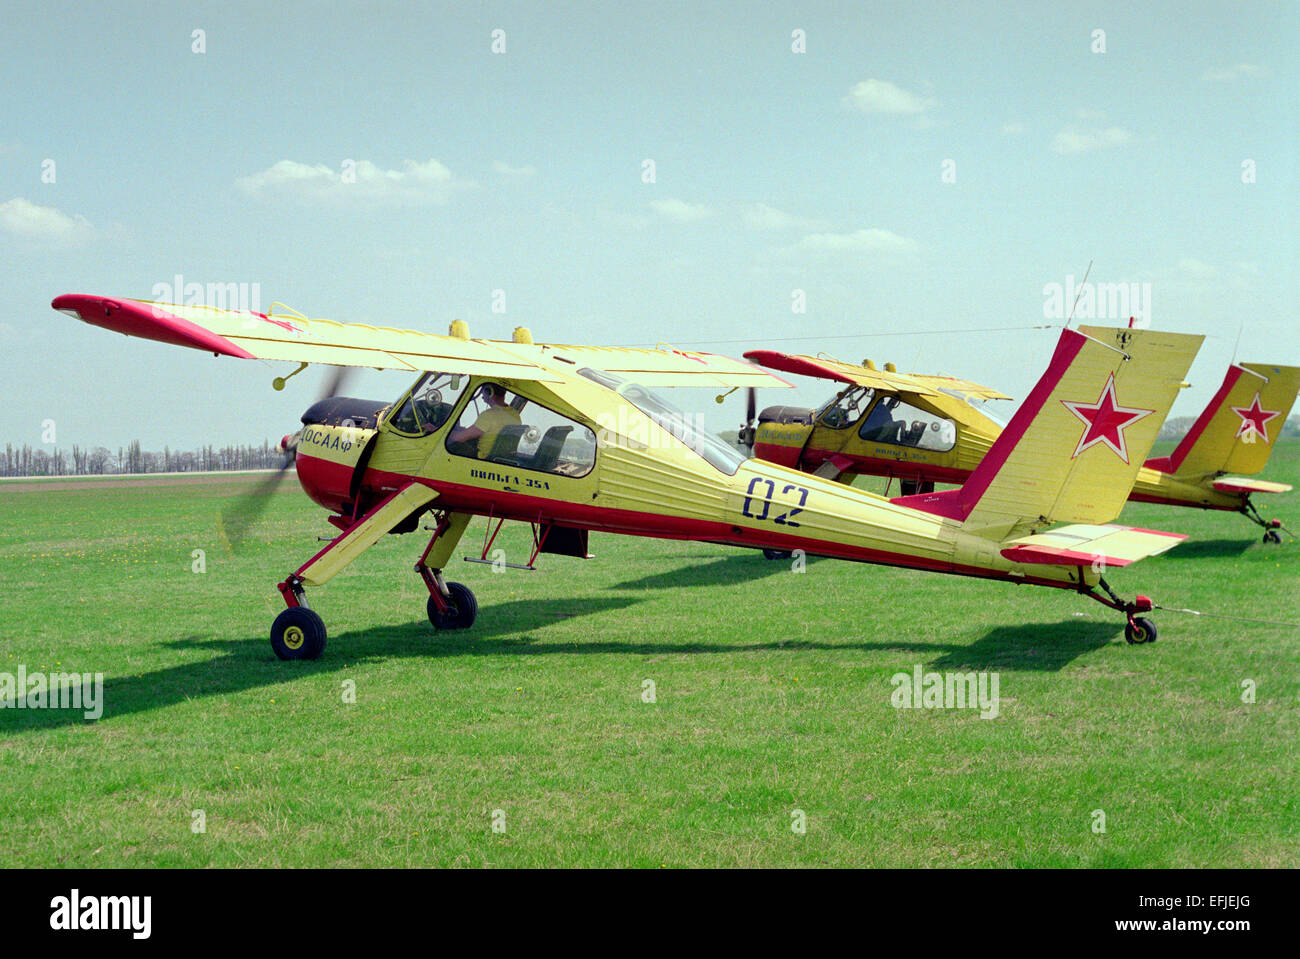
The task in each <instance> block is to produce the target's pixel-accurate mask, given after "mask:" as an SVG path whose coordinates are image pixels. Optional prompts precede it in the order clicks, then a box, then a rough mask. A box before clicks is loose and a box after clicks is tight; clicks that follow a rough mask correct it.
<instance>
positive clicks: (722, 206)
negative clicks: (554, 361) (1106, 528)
mask: <svg viewBox="0 0 1300 959" xmlns="http://www.w3.org/2000/svg"><path fill="white" fill-rule="evenodd" d="M1297 10H1300V8H1298V7H1297V6H1296V5H1295V4H1268V3H1261V4H1250V5H1237V4H1203V3H1192V4H1182V3H1180V4H1160V3H1156V4H1140V5H1119V4H1070V5H1068V7H1067V6H1065V5H1054V4H994V5H983V4H931V3H906V4H888V3H870V4H866V3H853V4H850V3H843V4H831V3H824V4H821V3H819V4H791V5H785V4H783V5H780V6H779V8H778V6H777V5H763V4H757V3H753V4H741V3H710V4H684V3H682V4H675V3H662V2H659V3H653V4H650V3H647V4H636V3H618V4H555V3H552V4H544V5H543V4H540V3H506V4H502V3H497V4H492V3H487V4H474V5H468V4H467V5H461V6H448V5H426V4H403V3H392V4H346V3H343V4H337V3H336V4H330V5H329V6H328V7H326V6H320V7H314V6H311V5H307V4H293V3H283V4H276V5H275V6H274V7H270V6H268V7H267V8H265V9H260V8H258V7H257V6H253V5H243V4H233V3H221V4H186V5H184V6H183V7H181V6H180V5H178V6H177V7H176V8H175V9H172V10H168V9H166V8H160V7H159V6H158V5H153V4H144V3H123V4H114V5H111V6H109V5H101V4H60V3H41V4H30V5H24V4H9V5H8V6H7V11H6V29H5V31H4V34H3V36H0V89H2V90H3V99H2V100H0V254H3V258H4V263H5V277H6V281H7V282H6V286H7V288H8V289H7V292H8V296H6V298H5V300H4V302H3V303H2V304H0V370H3V374H4V375H3V381H4V386H5V395H6V398H7V401H8V404H9V411H8V415H7V416H6V417H5V418H4V424H3V427H0V442H13V443H22V442H30V443H33V444H34V445H35V444H38V443H39V442H40V439H41V429H42V426H41V424H42V423H43V421H45V420H46V419H53V420H55V422H56V424H57V427H58V442H59V444H60V445H62V446H65V447H66V446H70V445H71V444H72V443H78V444H81V445H101V444H102V445H107V446H110V447H116V446H117V445H119V444H122V443H124V442H126V441H128V440H130V439H132V438H139V439H141V440H142V442H143V443H144V445H145V447H146V448H161V446H162V445H163V444H165V443H166V444H170V445H172V446H182V447H190V446H194V445H197V444H199V443H201V442H214V443H226V442H237V441H251V442H258V441H260V440H262V439H263V438H267V437H270V438H277V437H279V436H280V435H282V434H283V433H285V432H287V431H289V430H291V429H293V428H294V426H295V424H296V422H297V417H298V415H299V413H300V412H301V411H302V409H304V408H305V407H306V406H307V405H308V404H309V403H310V401H311V399H312V398H313V396H314V392H315V390H316V389H317V386H318V384H319V383H320V381H321V380H323V378H324V374H323V373H322V372H321V371H309V372H308V373H305V374H303V375H302V376H301V377H299V378H298V379H297V380H295V381H292V382H291V387H290V388H289V389H287V390H286V391H285V392H284V393H279V394H277V393H274V392H272V391H271V389H270V386H269V384H270V380H271V379H272V377H274V376H276V375H282V374H283V373H285V372H287V369H286V365H285V364H263V363H241V362H238V361H233V360H227V359H222V360H217V359H214V358H212V357H209V356H206V355H204V354H200V353H197V352H191V351H183V350H177V349H174V348H170V347H166V346H163V345H161V344H154V343H146V342H142V341H138V340H126V339H124V338H122V337H119V336H116V335H111V334H108V333H106V332H104V331H101V330H97V329H94V328H91V327H87V326H84V325H82V324H78V323H76V322H74V321H72V320H71V319H69V318H67V317H64V316H62V315H60V314H57V313H55V312H53V311H52V310H50V309H49V301H50V299H52V298H53V297H54V296H56V295H58V294H60V293H67V292H86V293H103V294H109V295H120V296H140V297H148V296H149V295H150V294H151V292H152V291H153V290H154V288H155V286H156V285H158V284H160V283H171V282H172V281H173V278H174V277H175V276H176V275H177V274H180V275H182V276H183V277H184V278H185V280H186V281H188V282H198V283H203V284H207V283H238V284H245V285H246V289H248V290H249V291H250V293H251V292H252V291H253V290H254V289H255V290H256V291H257V293H258V294H259V300H260V302H259V305H260V307H261V308H262V309H266V308H267V307H268V306H269V305H270V303H271V302H272V301H282V302H284V303H287V304H289V305H290V306H292V307H294V308H296V309H298V310H300V311H302V312H303V313H306V314H308V315H311V316H325V317H329V318H332V319H336V320H345V321H347V320H350V321H357V322H368V323H378V324H389V325H396V326H404V327H410V328H416V329H425V330H431V331H435V332H445V330H446V326H447V323H448V322H449V321H450V320H451V319H453V318H462V319H465V320H467V321H468V322H469V324H470V328H471V331H472V333H473V334H474V335H476V336H491V337H508V336H509V334H510V330H511V329H512V328H513V327H514V326H516V325H525V326H528V327H530V328H531V329H532V331H533V333H534V336H535V337H537V338H538V339H539V340H549V341H554V342H571V343H572V342H576V343H595V344H625V345H653V344H655V343H658V342H670V343H673V344H675V345H692V344H701V343H704V344H711V345H710V346H708V347H707V348H709V349H714V350H717V351H718V352H725V353H730V354H732V355H739V354H740V353H741V352H743V351H744V350H746V349H750V348H755V347H767V348H776V349H788V350H791V351H798V352H817V351H818V350H822V351H825V352H827V353H830V354H832V355H835V356H838V357H840V358H842V359H848V360H855V361H856V360H860V359H861V358H862V357H864V356H870V357H872V358H874V359H876V360H877V361H883V360H894V361H896V362H897V363H898V364H899V365H900V367H902V368H913V369H917V370H919V371H921V372H946V373H951V374H955V375H961V376H965V377H969V378H972V379H976V380H978V381H981V382H985V383H987V384H988V385H990V386H994V387H997V388H999V389H1002V390H1003V391H1004V392H1007V393H1010V394H1012V395H1014V396H1016V397H1022V396H1023V395H1024V394H1025V393H1026V391H1027V390H1028V389H1029V387H1030V386H1032V384H1033V382H1034V380H1035V379H1036V378H1037V376H1038V375H1039V373H1040V372H1041V370H1042V368H1043V366H1044V365H1045V363H1046V360H1047V357H1048V355H1049V353H1050V350H1051V346H1052V343H1053V342H1054V340H1055V337H1056V333H1055V332H1053V331H1052V330H1050V329H1039V330H1034V329H1026V328H1028V327H1033V326H1035V325H1047V324H1051V323H1056V324H1057V325H1059V324H1060V323H1061V322H1062V319H1060V318H1047V317H1045V316H1044V304H1045V300H1046V297H1045V295H1044V287H1045V286H1047V285H1048V284H1053V283H1058V284H1064V283H1065V282H1066V278H1067V276H1071V275H1072V276H1073V277H1074V278H1075V279H1076V281H1077V280H1081V279H1082V276H1083V273H1084V271H1085V269H1087V267H1088V263H1089V261H1092V262H1093V266H1092V274H1091V277H1090V279H1091V280H1092V281H1097V282H1103V283H1137V284H1150V287H1149V289H1150V304H1149V305H1150V317H1151V321H1152V325H1153V326H1155V327H1157V328H1162V329H1170V330H1180V331H1187V332H1201V333H1206V334H1207V335H1208V337H1209V338H1208V339H1207V341H1206V344H1205V346H1204V347H1203V348H1202V351H1201V355H1200V357H1199V358H1198V359H1197V362H1196V365H1195V366H1194V367H1193V369H1192V374H1191V380H1192V382H1193V388H1192V389H1190V390H1186V391H1184V392H1183V394H1182V395H1181V396H1180V399H1179V402H1178V405H1177V406H1176V407H1175V411H1174V412H1175V415H1190V414H1194V413H1195V412H1197V411H1199V409H1200V406H1201V405H1203V404H1204V402H1205V401H1206V400H1207V399H1208V397H1209V396H1210V394H1211V393H1212V392H1213V390H1214V388H1215V387H1216V386H1217V385H1218V383H1219V381H1220V380H1221V379H1222V376H1223V373H1224V370H1225V368H1226V366H1227V364H1228V363H1229V361H1230V360H1231V359H1232V355H1233V349H1234V345H1235V344H1236V342H1237V339H1238V336H1239V335H1240V349H1239V358H1240V359H1243V360H1246V361H1262V360H1273V361H1278V362H1284V363H1290V364H1300V338H1298V337H1297V335H1296V332H1295V331H1296V306H1295V304H1296V303H1297V302H1300V280H1297V269H1296V267H1297V262H1296V260H1297V249H1298V245H1297V240H1298V239H1300V222H1298V220H1297V217H1298V214H1297V209H1298V208H1300V205H1298V204H1297V202H1296V201H1297V196H1300V189H1298V188H1300V183H1298V182H1297V143H1300V138H1298V137H1297V134H1298V133H1300V129H1298V128H1297V119H1296V118H1297V116H1300V109H1298V107H1300V104H1298V103H1297V90H1298V89H1300V77H1297V75H1296V74H1297V68H1296V61H1297V58H1296V56H1295V51H1296V49H1297V45H1298V44H1297V41H1298V39H1300V37H1298V33H1300V30H1298V27H1300V14H1298V13H1297ZM195 30H203V31H204V43H205V52H202V53H196V52H194V50H193V47H194V40H193V32H194V31H195ZM494 30H503V31H504V32H505V52H504V53H494V52H493V50H492V43H493V36H492V32H493V31H494ZM795 30H802V31H804V35H805V37H806V52H804V53H795V52H793V51H792V44H793V43H794V40H793V39H792V32H793V31H795ZM1096 30H1104V31H1105V38H1104V39H1105V52H1104V53H1102V52H1094V49H1093V48H1094V47H1095V46H1096V45H1097V41H1096V39H1095V38H1094V31H1096ZM647 159H650V160H653V161H654V165H655V170H654V172H655V178H654V182H653V183H647V182H644V180H643V163H644V161H645V160H647ZM48 160H53V161H54V172H55V176H54V182H52V183H50V182H43V179H42V173H43V170H47V169H48V164H46V161H48ZM349 161H350V163H351V164H352V166H351V167H350V169H353V170H355V171H356V173H357V177H356V182H354V183H346V182H343V181H344V177H343V176H342V173H343V171H344V170H345V168H346V165H347V164H348V163H349ZM945 161H951V165H950V166H948V167H947V168H946V169H948V170H949V171H950V172H955V182H945V178H944V176H943V173H944V171H945ZM1246 161H1253V164H1254V170H1255V182H1253V183H1243V182H1242V178H1243V166H1242V164H1243V163H1244V162H1246ZM43 164H45V165H44V166H43ZM47 179H48V177H47ZM949 179H952V177H951V176H950V177H949ZM495 290H502V291H504V294H505V313H504V314H502V313H494V312H493V309H492V307H493V291H495ZM795 290H802V291H804V295H805V296H806V302H807V310H806V312H805V313H794V312H792V309H791V305H792V302H793V300H792V296H793V291H795ZM1116 319H1117V320H1121V321H1122V318H1116ZM1006 328H1012V329H1009V330H1007V329H1006ZM986 329H1000V330H1003V332H967V333H963V332H962V331H963V330H965V331H979V330H986ZM406 380H407V378H406V377H403V376H401V375H398V374H375V373H366V374H364V375H362V376H361V377H360V378H359V379H358V380H355V381H354V382H353V383H352V384H351V385H350V388H349V392H352V393H355V394H358V395H367V396H374V397H377V398H388V397H391V396H395V395H396V394H397V393H398V392H400V391H401V390H402V389H403V388H404V387H405V386H406V385H407V383H406ZM801 383H802V386H801V388H800V389H799V390H798V391H797V393H791V392H790V391H785V393H784V394H777V393H775V392H773V393H768V394H766V395H763V396H761V397H760V402H762V403H768V402H782V401H793V402H807V403H813V402H815V401H817V400H819V399H821V398H822V397H824V395H826V393H827V392H828V391H827V390H826V389H825V388H824V387H822V386H820V385H817V384H816V383H812V382H809V381H801ZM674 399H676V400H677V401H678V402H679V404H680V405H683V406H688V407H693V408H698V409H702V410H704V411H705V412H706V414H707V415H708V416H709V418H710V419H709V421H710V422H711V423H712V424H713V425H715V426H716V427H717V428H719V429H721V428H724V427H728V426H734V425H737V424H738V423H739V421H740V419H741V416H742V409H743V400H742V399H741V397H740V396H739V395H736V396H733V397H732V398H730V399H729V400H728V401H727V403H726V404H725V405H724V406H717V405H715V404H714V403H713V402H712V400H711V396H710V395H709V394H706V393H703V392H686V391H677V392H676V395H675V397H674Z"/></svg>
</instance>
